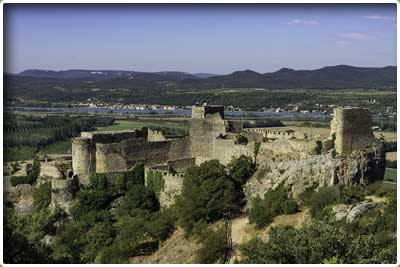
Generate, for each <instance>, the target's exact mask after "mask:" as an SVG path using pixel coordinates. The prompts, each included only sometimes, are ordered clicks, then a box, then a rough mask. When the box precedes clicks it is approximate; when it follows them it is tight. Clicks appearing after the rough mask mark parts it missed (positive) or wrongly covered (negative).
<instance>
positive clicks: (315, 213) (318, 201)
mask: <svg viewBox="0 0 400 267" xmlns="http://www.w3.org/2000/svg"><path fill="white" fill-rule="evenodd" d="M338 201H339V190H338V188H337V187H336V186H330V187H321V188H319V190H318V191H316V192H314V193H313V194H312V195H311V198H310V201H309V203H307V204H308V205H309V206H310V210H311V216H312V217H313V218H319V217H321V216H322V215H323V214H322V211H323V209H324V207H325V206H327V205H330V204H333V203H335V202H338Z"/></svg>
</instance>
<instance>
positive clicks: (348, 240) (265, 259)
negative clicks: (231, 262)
mask: <svg viewBox="0 0 400 267" xmlns="http://www.w3.org/2000/svg"><path fill="white" fill-rule="evenodd" d="M348 226H349V225H348V224H343V225H337V224H336V223H334V222H321V221H313V222H312V223H311V224H309V225H305V226H302V227H301V228H299V229H295V228H293V227H288V226H283V227H273V228H271V230H270V232H269V239H268V241H267V242H264V241H262V240H260V239H252V240H250V241H249V242H246V243H244V244H242V245H241V246H240V255H241V260H240V262H239V263H258V264H300V263H302V264H317V263H322V262H336V263H347V264H349V263H395V262H396V239H395V238H393V237H391V238H390V237H386V238H383V239H382V238H379V235H375V233H374V232H372V231H370V230H367V232H366V233H364V234H360V233H359V232H355V231H353V228H351V227H348ZM386 233H387V234H388V233H391V232H390V231H389V232H386Z"/></svg>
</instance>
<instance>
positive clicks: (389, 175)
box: [383, 168, 397, 183]
mask: <svg viewBox="0 0 400 267" xmlns="http://www.w3.org/2000/svg"><path fill="white" fill-rule="evenodd" d="M383 179H384V180H385V181H388V182H394V183H395V182H396V181H397V170H396V169H392V168H386V170H385V177H384V178H383Z"/></svg>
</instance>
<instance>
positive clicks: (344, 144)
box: [331, 107, 375, 155]
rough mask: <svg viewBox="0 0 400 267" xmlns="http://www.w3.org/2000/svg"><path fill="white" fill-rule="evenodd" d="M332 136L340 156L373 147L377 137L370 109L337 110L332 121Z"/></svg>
mask: <svg viewBox="0 0 400 267" xmlns="http://www.w3.org/2000/svg"><path fill="white" fill-rule="evenodd" d="M331 136H332V137H333V138H334V139H335V141H334V142H335V150H336V152H337V153H338V154H339V155H343V154H349V153H351V152H352V151H353V150H356V149H364V148H366V147H367V146H369V145H371V144H372V143H373V142H374V141H375V137H374V134H373V132H372V119H371V114H370V113H369V111H368V109H365V108H344V107H338V108H335V109H334V116H333V119H332V121H331Z"/></svg>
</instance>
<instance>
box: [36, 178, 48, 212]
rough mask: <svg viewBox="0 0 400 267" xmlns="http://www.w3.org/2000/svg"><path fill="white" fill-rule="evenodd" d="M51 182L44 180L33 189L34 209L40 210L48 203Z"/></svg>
mask: <svg viewBox="0 0 400 267" xmlns="http://www.w3.org/2000/svg"><path fill="white" fill-rule="evenodd" d="M50 202H51V182H45V183H43V184H41V185H40V186H39V187H37V188H35V189H34V191H33V204H34V206H35V208H36V210H41V209H44V208H46V207H48V206H49V205H50Z"/></svg>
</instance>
